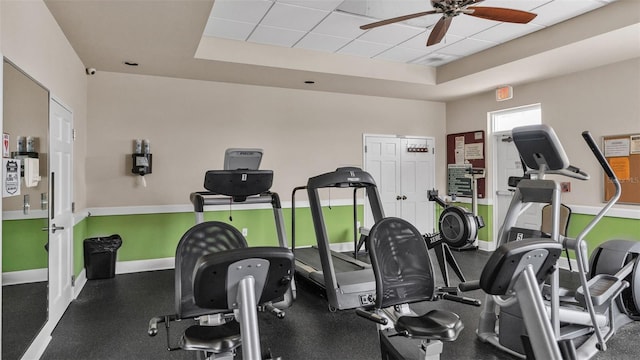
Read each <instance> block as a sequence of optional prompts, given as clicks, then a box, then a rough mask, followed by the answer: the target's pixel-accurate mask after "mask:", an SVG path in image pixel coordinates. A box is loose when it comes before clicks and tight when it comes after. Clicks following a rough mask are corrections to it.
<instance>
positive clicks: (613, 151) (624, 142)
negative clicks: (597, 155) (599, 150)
mask: <svg viewBox="0 0 640 360" xmlns="http://www.w3.org/2000/svg"><path fill="white" fill-rule="evenodd" d="M630 145H631V144H630V139H629V138H625V139H607V140H605V141H604V156H605V157H617V156H629V148H630Z"/></svg>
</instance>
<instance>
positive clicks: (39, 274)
mask: <svg viewBox="0 0 640 360" xmlns="http://www.w3.org/2000/svg"><path fill="white" fill-rule="evenodd" d="M48 278H49V270H48V269H47V268H42V269H32V270H20V271H9V272H3V273H2V285H3V286H4V285H16V284H28V283H34V282H41V281H47V279H48Z"/></svg>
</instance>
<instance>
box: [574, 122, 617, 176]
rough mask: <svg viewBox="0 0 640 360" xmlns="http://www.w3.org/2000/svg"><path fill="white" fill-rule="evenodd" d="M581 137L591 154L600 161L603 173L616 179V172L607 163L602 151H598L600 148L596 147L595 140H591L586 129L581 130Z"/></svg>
mask: <svg viewBox="0 0 640 360" xmlns="http://www.w3.org/2000/svg"><path fill="white" fill-rule="evenodd" d="M582 137H583V138H584V141H585V142H586V143H587V146H589V149H591V152H593V155H594V156H595V157H596V159H598V162H599V163H600V166H601V167H602V169H604V172H605V174H607V176H608V177H609V179H611V180H616V174H615V173H614V172H613V169H612V168H611V165H609V162H608V161H607V159H606V158H605V157H604V154H603V153H602V151H600V149H599V148H598V145H596V142H595V141H594V140H593V137H592V136H591V133H589V132H588V131H583V132H582Z"/></svg>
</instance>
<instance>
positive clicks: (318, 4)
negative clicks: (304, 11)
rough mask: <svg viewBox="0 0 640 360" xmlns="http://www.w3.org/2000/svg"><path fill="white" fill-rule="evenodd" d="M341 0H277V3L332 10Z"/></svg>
mask: <svg viewBox="0 0 640 360" xmlns="http://www.w3.org/2000/svg"><path fill="white" fill-rule="evenodd" d="M342 1H343V0H277V2H279V3H283V4H291V5H297V6H304V7H308V8H311V9H318V10H326V11H333V10H334V9H335V8H336V7H337V6H338V5H340V4H342Z"/></svg>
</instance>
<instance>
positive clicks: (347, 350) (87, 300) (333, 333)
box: [42, 252, 640, 360]
mask: <svg viewBox="0 0 640 360" xmlns="http://www.w3.org/2000/svg"><path fill="white" fill-rule="evenodd" d="M454 256H455V257H456V258H457V259H458V261H459V263H460V266H461V267H462V270H463V272H464V274H465V275H466V277H467V279H468V280H471V279H476V278H478V277H479V275H480V272H481V269H482V266H483V265H484V263H485V261H486V259H487V258H488V255H487V254H486V253H483V252H456V253H454ZM454 279H455V276H452V280H454ZM466 295H467V296H471V297H476V298H479V299H481V300H484V297H483V295H482V293H481V292H480V291H476V292H471V293H469V294H466ZM173 301H174V299H173V271H155V272H146V273H138V274H127V275H117V276H116V277H115V278H114V279H107V280H93V281H89V282H87V284H86V285H85V287H84V289H83V290H82V292H81V294H80V296H79V297H78V299H77V300H75V301H74V302H73V303H72V304H71V305H70V307H69V309H68V310H67V312H66V313H65V315H64V317H63V318H62V320H61V321H60V323H59V325H58V327H57V328H56V329H55V331H54V333H53V339H52V341H51V343H50V345H49V347H48V348H47V350H46V351H45V354H44V355H43V357H42V359H47V360H48V359H152V358H153V359H193V358H195V357H194V355H193V354H190V353H188V352H184V351H174V352H167V351H166V349H165V332H164V328H161V329H159V334H158V336H156V337H154V338H151V337H149V336H147V333H146V332H147V324H148V321H149V319H150V318H151V317H153V316H156V315H162V314H170V313H172V312H173ZM430 308H443V309H448V310H450V311H453V312H456V313H458V314H459V315H460V317H461V318H462V320H463V322H464V324H465V329H464V330H463V332H462V333H461V335H460V337H459V338H458V340H456V341H455V342H452V343H445V344H444V350H443V353H442V358H443V359H487V360H492V359H513V358H512V357H511V356H509V355H506V354H504V353H502V352H499V351H497V350H496V349H494V348H493V347H491V346H490V345H487V344H484V343H481V342H480V341H478V340H477V339H476V336H475V327H476V326H477V321H478V316H479V313H480V308H476V307H472V306H468V305H463V304H458V303H454V302H450V301H439V302H430V303H425V304H420V305H419V306H417V309H418V310H426V309H430ZM187 325H188V324H186V323H184V322H183V323H178V324H176V325H175V326H174V325H172V337H173V341H174V342H175V339H177V337H178V334H179V328H184V327H185V326H187ZM260 333H261V339H262V343H263V349H266V348H267V347H268V348H270V349H271V350H272V352H273V354H274V355H277V356H282V357H283V358H284V359H289V360H291V359H309V360H313V359H335V360H342V359H352V360H370V359H380V353H379V348H378V339H377V333H376V329H375V324H373V323H371V322H369V321H367V320H364V319H362V318H359V317H358V316H356V315H355V314H354V312H353V311H340V312H336V313H331V312H329V311H328V310H327V303H326V301H325V300H324V299H323V298H321V297H319V296H317V290H316V289H315V288H313V287H311V286H309V285H304V284H303V283H301V284H300V285H299V290H298V298H297V300H296V302H295V303H294V304H293V306H292V307H291V308H290V309H288V310H287V316H286V317H285V319H283V320H278V319H276V318H274V317H272V316H270V315H267V314H261V315H260ZM639 336H640V323H637V324H631V325H629V326H627V327H626V328H624V329H622V331H620V332H619V334H617V335H616V336H615V338H614V339H612V340H611V341H610V342H609V345H610V350H608V351H607V352H606V353H601V354H600V355H598V357H597V359H638V358H639V357H640V347H638V344H637V339H639Z"/></svg>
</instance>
